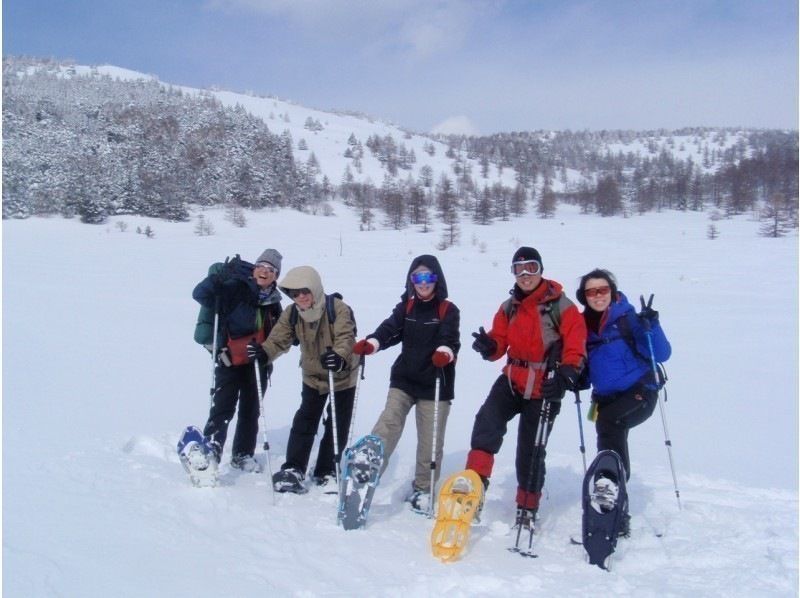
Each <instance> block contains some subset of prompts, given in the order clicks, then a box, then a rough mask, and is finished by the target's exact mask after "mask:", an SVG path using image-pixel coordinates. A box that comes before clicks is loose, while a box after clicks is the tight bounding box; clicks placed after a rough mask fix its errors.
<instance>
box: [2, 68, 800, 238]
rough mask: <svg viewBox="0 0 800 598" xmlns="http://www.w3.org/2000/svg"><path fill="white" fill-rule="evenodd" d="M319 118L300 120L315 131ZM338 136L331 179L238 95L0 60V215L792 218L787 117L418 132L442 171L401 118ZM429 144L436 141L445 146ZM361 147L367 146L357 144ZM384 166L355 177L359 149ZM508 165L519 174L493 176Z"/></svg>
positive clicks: (420, 222)
mask: <svg viewBox="0 0 800 598" xmlns="http://www.w3.org/2000/svg"><path fill="white" fill-rule="evenodd" d="M321 127H324V125H323V124H322V123H321V122H319V121H318V120H314V119H311V118H309V119H308V120H307V121H306V123H305V129H307V130H308V131H309V133H310V134H311V133H312V132H313V131H315V130H319V129H320V128H321ZM394 131H396V132H397V138H395V137H394V135H392V134H388V133H383V134H378V133H375V134H373V135H370V136H369V137H368V138H367V139H363V140H362V139H358V138H356V136H355V135H353V134H350V135H349V137H348V138H347V139H346V140H344V139H343V140H342V141H343V146H344V148H345V149H344V151H343V155H344V157H346V158H348V165H347V167H346V168H345V171H344V172H343V173H342V178H341V180H340V181H339V184H338V185H337V184H333V183H331V181H330V180H329V179H328V177H326V176H323V175H322V174H321V172H320V168H319V163H318V161H317V157H316V155H315V154H314V153H313V152H312V153H311V155H310V156H309V158H308V159H307V160H305V161H300V160H297V159H296V155H295V149H298V150H303V149H305V148H304V147H303V146H304V144H305V139H300V140H299V141H298V142H297V143H295V141H294V140H293V139H292V137H291V135H290V133H289V132H288V131H287V130H284V131H282V132H274V131H272V130H270V128H269V127H268V125H267V123H265V122H264V121H263V120H262V119H260V118H257V117H255V116H253V115H251V114H250V113H248V112H247V111H246V110H244V108H242V107H241V106H237V107H233V108H232V107H225V106H223V105H222V104H221V103H220V102H219V101H218V100H217V99H215V98H214V97H213V96H212V95H211V94H210V93H208V92H201V93H199V94H189V93H184V92H182V91H181V90H179V89H176V88H172V87H170V86H168V85H165V84H162V83H160V82H158V81H155V80H144V79H140V80H119V79H112V78H111V77H108V76H100V75H97V74H92V75H90V76H85V75H79V74H76V73H75V70H74V67H70V65H69V64H66V63H58V62H55V61H42V60H40V59H30V58H20V57H4V59H3V218H26V217H29V216H32V215H50V214H58V215H62V216H66V217H73V216H78V217H80V218H81V220H82V221H84V222H87V223H101V222H105V221H106V220H107V219H108V218H109V217H112V216H115V215H124V214H134V215H143V216H152V217H157V218H163V219H168V220H179V221H180V220H187V219H189V218H190V214H191V211H190V210H191V206H214V205H224V206H227V207H229V208H231V209H233V210H235V209H237V208H253V209H259V208H266V207H290V208H294V209H298V210H302V211H309V212H316V211H317V210H319V209H321V207H324V206H325V205H326V202H327V201H328V200H329V199H331V198H338V199H341V200H342V201H343V202H344V203H345V204H347V205H349V206H352V207H353V208H354V209H356V210H358V211H359V213H360V215H361V222H362V227H363V228H365V229H370V228H374V227H375V226H377V225H383V226H390V227H393V228H398V229H399V228H404V227H407V226H417V227H420V228H421V229H422V230H426V229H427V228H428V227H429V226H430V225H431V224H432V223H433V221H434V219H436V220H438V221H439V222H441V223H443V224H444V228H445V231H446V232H445V235H444V237H443V243H444V244H445V245H449V244H452V243H454V242H456V241H457V238H458V222H459V221H460V220H461V219H464V218H469V219H472V220H473V221H475V222H478V223H481V224H490V223H491V222H492V221H494V220H497V219H500V220H507V219H510V218H514V217H518V216H521V215H523V214H526V213H534V214H536V215H537V216H538V217H541V218H549V217H552V216H553V215H554V214H555V210H556V207H557V205H558V203H559V202H567V203H572V204H577V205H579V206H580V208H581V211H582V212H584V213H587V214H597V215H600V216H616V215H623V216H627V215H630V214H632V213H645V212H649V211H658V210H663V209H676V210H694V211H709V213H710V214H713V215H714V217H725V216H730V215H736V214H742V213H747V212H753V213H755V214H756V215H758V217H759V218H760V219H762V220H763V222H764V225H763V227H762V229H763V230H762V232H763V234H773V235H774V236H778V235H781V234H785V233H786V232H788V231H790V230H793V229H794V228H796V227H797V221H798V216H797V203H798V138H797V131H780V130H740V129H712V128H693V129H684V130H679V131H639V132H637V131H598V132H592V131H580V132H571V131H556V132H545V131H535V132H513V133H503V134H496V135H491V136H484V137H464V136H448V137H436V138H433V137H431V138H430V141H429V142H426V143H425V146H424V147H425V151H426V152H428V153H430V154H431V155H433V153H434V152H436V151H437V150H436V147H437V146H439V147H445V148H446V150H445V155H446V157H447V158H448V160H449V162H448V163H449V165H450V167H449V170H447V171H439V172H436V171H434V169H433V168H431V167H430V166H428V165H423V166H421V167H416V166H415V165H416V162H417V156H416V155H415V154H414V152H413V150H409V149H408V148H407V147H406V145H405V144H404V142H403V138H404V137H405V138H408V137H410V134H409V133H407V132H406V133H404V132H403V131H401V130H400V129H394ZM435 142H440V143H443V144H445V145H444V146H441V145H440V144H439V143H435ZM365 148H366V149H365ZM367 151H368V152H370V154H369V155H370V156H372V157H373V158H374V159H376V160H377V161H378V162H379V164H380V167H381V169H382V173H383V180H382V182H381V183H380V184H375V183H374V182H373V181H372V180H371V179H370V178H369V177H364V176H360V175H361V172H362V164H363V161H364V157H365V153H366V152H367ZM490 168H492V169H494V171H495V172H500V173H501V174H502V172H503V171H504V170H505V169H510V170H511V171H513V172H514V180H515V184H514V185H513V186H507V185H503V184H501V183H500V182H497V180H495V181H494V182H490V180H489V177H488V173H489V170H490Z"/></svg>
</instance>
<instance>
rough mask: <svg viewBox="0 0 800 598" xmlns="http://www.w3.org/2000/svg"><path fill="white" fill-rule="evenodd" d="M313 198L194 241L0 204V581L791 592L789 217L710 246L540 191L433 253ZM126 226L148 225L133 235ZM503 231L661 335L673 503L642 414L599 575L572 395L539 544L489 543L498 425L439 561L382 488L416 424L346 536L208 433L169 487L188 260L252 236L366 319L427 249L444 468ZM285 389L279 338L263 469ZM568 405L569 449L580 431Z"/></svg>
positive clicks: (310, 502)
mask: <svg viewBox="0 0 800 598" xmlns="http://www.w3.org/2000/svg"><path fill="white" fill-rule="evenodd" d="M335 209H336V212H337V216H335V217H332V218H324V217H312V216H307V215H303V214H299V213H296V212H288V211H284V212H261V213H248V215H247V217H248V226H247V227H246V228H244V229H237V228H234V227H233V226H232V225H230V224H229V223H228V222H226V221H225V220H224V218H223V212H222V211H208V212H206V215H207V217H208V218H209V219H210V220H211V221H213V223H214V226H215V228H216V234H215V235H214V236H210V237H197V236H195V235H194V233H193V229H194V224H193V223H183V224H173V223H165V222H161V221H152V220H146V219H143V218H138V217H130V218H125V219H124V220H126V221H127V222H128V223H129V225H130V226H129V229H128V231H127V232H124V233H123V232H120V231H119V230H118V229H117V228H116V227H115V226H114V222H116V220H114V221H112V222H109V223H108V224H107V225H104V226H89V225H82V224H80V223H78V222H77V221H75V220H62V219H59V218H51V219H37V218H34V219H30V220H25V221H4V222H3V225H2V229H3V332H4V334H3V569H2V573H3V595H4V596H7V597H25V598H30V597H40V596H81V597H105V596H119V597H128V596H130V597H143V596H191V597H192V598H195V597H197V598H199V597H206V596H209V597H211V596H214V597H219V596H236V597H249V596H254V597H260V598H263V597H267V596H355V595H367V596H397V597H400V596H403V597H405V596H442V595H447V596H452V597H459V596H508V595H512V596H525V595H537V596H556V595H557V596H586V595H593V596H636V597H642V596H692V597H695V596H748V597H752V596H765V597H766V596H770V597H771V596H796V595H797V591H798V564H797V563H798V548H797V547H798V534H797V529H798V502H797V483H798V479H797V471H798V460H797V449H798V438H797V420H798V418H797V399H798V396H797V392H798V337H797V332H798V296H797V290H798V278H797V264H798V251H797V247H798V242H797V237H796V236H793V237H790V238H786V239H764V238H761V237H758V236H757V227H758V225H757V224H756V223H755V222H753V221H752V220H750V219H749V218H748V217H741V218H737V219H735V220H724V221H720V222H718V223H717V227H718V229H719V231H720V237H719V238H718V239H716V240H714V241H710V240H708V239H707V238H706V228H707V225H708V220H707V217H706V215H704V214H685V213H664V214H649V215H646V216H642V217H634V218H630V219H601V218H598V217H593V216H592V217H590V216H580V215H578V214H577V213H575V212H574V211H573V210H572V209H571V208H568V207H562V208H560V210H559V213H558V215H557V217H556V218H555V219H553V220H548V221H541V220H537V219H533V218H528V219H524V220H518V221H515V222H506V223H496V224H494V225H492V226H490V227H479V226H476V225H472V224H469V223H463V224H462V229H461V243H460V245H459V246H457V247H455V248H453V249H450V250H447V251H437V250H436V248H435V246H436V244H437V242H438V241H439V236H438V233H429V234H421V233H417V232H414V231H411V230H407V231H401V232H397V231H373V232H359V231H358V225H357V222H356V220H355V218H354V216H353V215H351V214H350V213H349V212H348V211H347V210H346V208H344V207H342V206H340V205H336V206H335ZM147 224H150V226H152V228H153V230H154V231H155V237H154V238H153V239H147V238H145V237H144V236H143V235H138V234H136V233H135V232H134V231H135V229H136V227H137V226H141V227H142V228H144V226H145V225H147ZM520 244H524V245H532V246H534V247H536V248H538V249H539V250H540V252H541V254H542V257H543V261H544V268H545V276H547V277H550V278H553V279H555V280H558V281H560V282H562V283H564V285H565V287H566V289H567V291H568V293H569V295H570V297H574V290H575V286H576V284H577V280H578V278H579V277H580V276H581V275H582V274H583V273H585V272H587V271H589V270H590V269H592V268H593V267H595V266H600V267H606V268H609V269H610V270H612V271H613V272H614V273H615V274H616V275H617V277H618V279H619V283H620V288H621V290H623V291H625V292H626V293H627V294H628V296H629V297H630V298H631V299H632V300H638V296H639V294H642V293H644V294H649V293H651V292H652V293H655V302H654V307H655V308H656V309H658V310H659V311H660V313H661V320H662V323H663V326H664V329H665V331H666V333H667V335H668V336H669V338H670V340H671V342H672V346H673V357H672V359H671V360H670V361H669V362H668V363H667V370H668V373H669V376H670V381H669V384H668V392H669V395H668V396H669V400H668V401H667V404H666V410H667V417H668V423H669V430H670V436H671V439H672V442H673V453H674V457H675V464H676V467H677V475H678V484H679V488H680V492H681V499H682V504H683V510H682V511H679V510H678V508H677V502H676V499H675V494H674V488H673V482H672V477H671V474H670V470H669V462H668V460H667V453H666V449H665V447H664V432H663V430H662V426H661V421H660V417H659V412H658V411H656V413H655V414H654V416H653V417H652V418H651V419H650V420H649V421H648V422H646V423H645V424H643V425H642V426H640V427H639V428H636V429H635V430H634V431H632V432H631V439H630V440H631V451H632V470H633V477H632V479H631V483H630V487H629V492H630V495H631V498H630V500H631V514H632V517H633V519H632V530H633V535H632V537H631V538H630V539H628V540H622V541H620V544H619V546H618V553H617V557H616V559H615V561H614V568H613V570H612V571H611V572H604V571H602V570H600V569H598V568H596V567H593V566H589V565H588V564H586V563H585V561H584V557H583V553H582V549H581V548H580V547H575V546H571V545H570V543H569V537H570V535H579V533H580V506H579V495H580V480H581V475H582V465H581V458H580V453H579V451H578V446H579V439H578V425H577V415H576V409H575V406H574V404H573V403H572V401H566V402H565V403H564V405H563V409H562V412H561V415H560V416H559V417H558V419H557V420H556V425H555V429H554V431H553V434H552V436H551V439H550V444H549V447H548V453H549V455H548V477H547V483H546V489H545V499H544V500H543V502H542V507H541V509H540V515H541V521H540V526H541V527H540V533H539V535H538V537H537V540H536V550H537V552H538V554H539V558H537V559H522V558H520V557H519V556H517V555H514V554H511V553H509V552H507V551H506V548H507V547H508V546H510V545H512V544H513V541H514V537H513V535H512V533H511V531H510V525H511V524H512V523H513V519H514V491H515V481H514V471H513V460H514V445H515V431H516V423H513V424H512V430H513V432H511V433H509V435H508V436H507V438H506V443H505V445H504V446H503V449H502V450H501V452H500V454H499V456H498V459H497V465H496V469H495V472H496V473H495V475H494V477H493V480H492V486H491V489H490V491H489V493H488V496H487V504H486V508H485V511H484V518H483V524H482V525H481V526H480V527H477V528H475V529H474V530H473V537H472V540H471V543H470V546H469V549H468V552H467V553H466V554H465V556H464V557H463V558H462V559H461V560H460V561H459V562H457V563H454V564H449V565H445V564H441V563H439V562H438V561H436V560H434V559H433V558H432V557H431V555H430V548H429V536H430V530H431V527H432V522H431V521H429V520H428V519H426V518H424V517H421V516H419V515H415V514H412V513H411V512H409V511H408V510H407V509H406V505H404V504H402V502H401V499H402V496H403V495H404V493H405V492H406V490H407V486H408V484H409V482H410V479H411V475H412V472H413V462H414V446H415V442H414V441H415V431H414V425H413V418H412V419H410V420H409V425H408V426H407V428H406V432H405V434H404V436H403V438H402V440H401V442H400V445H399V446H398V449H397V452H396V453H395V455H394V457H393V459H392V462H391V465H390V467H389V469H388V471H387V472H386V475H385V476H384V479H383V481H382V483H381V486H380V488H379V489H378V492H377V494H376V497H375V502H374V503H373V509H372V512H371V514H370V521H369V524H368V527H367V529H366V530H363V531H353V532H345V531H344V530H342V529H341V528H338V527H337V526H336V523H335V497H333V496H328V495H323V494H322V493H320V492H319V491H318V490H312V491H311V492H310V493H309V494H307V495H305V496H293V495H292V496H283V495H281V496H277V497H273V495H272V493H271V490H270V485H269V483H268V478H267V476H266V475H250V474H238V473H234V472H233V471H232V470H230V468H229V466H228V464H227V462H228V457H229V455H228V453H227V450H226V454H225V456H224V458H223V466H222V469H221V471H222V476H221V480H222V485H221V486H220V487H218V488H216V489H195V488H192V487H191V486H190V484H189V482H188V480H187V478H186V476H185V474H184V472H183V470H182V468H181V466H180V464H179V462H178V458H177V456H176V454H175V443H176V441H177V439H178V435H179V433H180V431H181V430H182V428H184V427H185V426H186V425H188V424H195V425H200V426H202V424H203V423H204V422H205V418H206V415H207V408H208V386H209V382H210V375H211V368H210V360H209V359H208V356H207V353H206V352H205V351H204V350H203V349H202V348H200V347H199V346H197V345H195V344H194V342H193V340H192V333H193V329H194V323H195V318H196V314H197V305H196V304H195V303H194V302H193V301H192V299H191V290H192V288H193V286H194V285H195V284H196V283H197V282H198V281H199V280H200V279H201V278H202V277H203V275H204V273H205V271H206V268H207V266H208V264H209V263H210V262H212V261H215V260H218V259H221V258H224V257H225V256H226V255H231V254H234V253H241V255H242V256H243V257H244V258H245V259H248V260H253V259H254V258H255V257H256V256H257V255H258V254H259V253H260V252H261V251H262V250H263V249H264V248H265V247H270V246H273V247H276V248H278V249H279V250H280V251H281V252H282V253H283V254H284V256H285V257H284V264H283V267H284V271H286V270H288V269H289V268H291V267H293V266H297V265H302V264H309V265H312V266H315V267H316V268H317V269H318V270H319V271H320V273H321V275H322V279H323V283H324V286H325V288H326V290H327V291H328V292H332V291H339V292H341V293H342V294H343V295H344V297H345V300H346V301H347V302H348V303H349V304H350V305H351V306H352V307H353V308H354V310H355V315H356V318H357V321H358V326H359V331H360V333H361V334H360V336H362V337H363V336H364V335H365V334H367V333H369V332H371V331H372V330H373V329H374V328H375V326H376V325H377V324H378V323H380V321H381V320H382V319H383V318H384V317H386V316H387V315H388V314H389V312H390V310H391V308H392V307H393V306H394V304H395V303H396V302H397V300H398V297H399V295H400V293H401V291H402V289H403V284H404V280H403V277H404V275H405V272H406V269H407V267H408V264H409V262H410V260H411V258H412V257H414V256H415V255H418V254H420V253H435V254H437V255H438V256H439V259H440V261H441V263H442V265H443V268H444V270H445V274H446V276H447V280H448V285H449V288H450V291H451V299H452V300H453V301H454V302H455V303H456V304H457V305H458V306H459V307H460V308H461V314H462V320H461V321H462V329H461V336H462V343H463V345H464V346H463V348H462V352H461V356H460V359H459V364H458V368H457V382H456V400H455V402H454V404H453V409H452V411H451V417H450V420H449V423H448V428H447V435H446V441H445V458H444V463H443V471H444V473H445V474H449V473H451V472H453V471H456V470H458V469H461V468H462V467H463V464H464V461H465V457H466V452H467V450H468V448H469V436H470V431H471V427H472V420H473V417H474V415H475V412H476V411H477V409H478V407H479V406H480V404H481V403H482V402H483V400H484V397H485V394H486V392H487V391H488V389H489V387H490V385H491V383H492V381H493V380H494V378H495V376H496V375H497V372H498V370H499V368H500V364H499V363H496V364H488V363H486V362H483V361H482V360H481V359H480V357H479V356H478V355H477V354H476V353H474V352H473V351H472V350H471V349H470V344H471V340H472V339H471V336H470V333H471V332H472V331H474V330H477V328H478V326H481V325H484V326H487V327H488V325H489V324H490V322H491V317H492V315H493V313H494V311H495V310H496V309H497V307H498V305H499V304H500V303H501V301H502V300H503V299H504V298H505V297H506V291H507V290H508V289H509V288H510V286H511V284H512V283H513V280H512V278H511V275H510V274H509V272H508V264H509V262H510V258H511V255H512V254H513V252H514V250H515V249H516V247H517V246H518V245H520ZM286 304H288V300H286V301H285V302H284V305H286ZM396 356H397V349H391V350H389V351H386V352H381V353H379V354H378V355H376V356H372V357H369V358H368V362H367V367H366V380H365V381H364V382H363V384H362V387H361V390H360V395H359V404H358V411H357V415H356V422H355V433H356V435H361V434H365V433H368V432H369V431H370V429H371V427H372V424H373V423H374V421H375V420H376V418H377V416H378V414H379V413H380V411H381V409H382V407H383V404H384V400H385V396H386V391H387V387H388V376H389V366H390V364H391V362H392V361H393V360H394V359H395V357H396ZM299 391H300V373H299V371H298V368H297V354H296V350H295V352H293V353H290V354H289V355H288V356H284V357H283V358H281V359H280V360H279V361H278V362H277V363H276V366H275V374H274V377H273V384H272V386H271V387H270V388H269V389H268V391H267V397H266V399H265V406H266V420H267V435H268V437H269V440H270V442H271V445H272V450H271V466H272V468H273V469H276V468H278V467H279V466H280V464H281V463H282V459H283V454H284V451H285V446H286V440H287V437H288V431H289V425H290V422H291V418H292V415H293V413H294V411H295V409H296V408H297V406H298V404H299ZM584 398H585V399H588V397H584ZM587 402H588V401H585V402H584V405H583V416H584V418H585V416H586V407H587V404H586V403H587ZM584 423H585V424H586V425H585V426H584V428H585V430H586V443H587V446H588V454H589V455H588V456H589V458H592V457H593V456H594V452H595V451H594V439H595V436H594V430H593V427H592V426H591V425H589V424H588V422H584ZM231 437H232V436H231ZM226 449H229V447H226ZM314 454H315V453H314ZM258 458H259V459H261V460H262V461H264V462H266V455H265V454H263V453H259V454H258ZM657 534H660V535H661V537H658V536H657Z"/></svg>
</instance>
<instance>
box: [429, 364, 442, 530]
mask: <svg viewBox="0 0 800 598" xmlns="http://www.w3.org/2000/svg"><path fill="white" fill-rule="evenodd" d="M441 373H442V372H441V368H436V386H435V387H434V390H433V444H432V445H431V498H430V500H429V501H428V517H430V518H432V517H433V501H434V497H435V496H436V442H437V441H438V440H439V438H438V436H439V434H438V432H439V430H438V428H439V392H440V390H441V384H442V382H441Z"/></svg>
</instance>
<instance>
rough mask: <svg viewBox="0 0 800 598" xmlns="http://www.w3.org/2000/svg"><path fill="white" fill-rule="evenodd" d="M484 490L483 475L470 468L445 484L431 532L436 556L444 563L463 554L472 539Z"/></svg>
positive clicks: (453, 476) (432, 546)
mask: <svg viewBox="0 0 800 598" xmlns="http://www.w3.org/2000/svg"><path fill="white" fill-rule="evenodd" d="M483 490H484V486H483V482H482V481H481V478H480V476H479V475H478V474H477V473H475V472H474V471H472V470H471V469H465V470H464V471H460V472H458V473H455V474H453V475H451V476H450V477H449V478H447V480H446V481H445V482H444V484H442V489H441V490H440V491H439V503H438V506H439V508H438V511H437V513H436V523H435V524H434V526H433V531H432V532H431V549H432V550H433V556H435V557H436V558H438V559H441V560H442V561H444V562H449V561H454V560H456V559H458V558H459V557H460V556H461V554H462V553H463V552H464V549H465V548H466V546H467V542H468V541H469V534H470V526H471V524H472V520H473V518H474V517H475V514H476V513H477V511H478V509H479V507H480V505H481V504H482V503H483Z"/></svg>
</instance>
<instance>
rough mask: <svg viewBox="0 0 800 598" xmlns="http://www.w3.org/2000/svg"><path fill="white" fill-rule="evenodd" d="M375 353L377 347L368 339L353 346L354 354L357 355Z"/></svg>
mask: <svg viewBox="0 0 800 598" xmlns="http://www.w3.org/2000/svg"><path fill="white" fill-rule="evenodd" d="M374 352H375V345H373V344H372V343H371V342H369V341H368V340H367V339H361V340H360V341H358V342H357V343H356V344H355V345H353V353H355V354H356V355H372V354H373V353H374Z"/></svg>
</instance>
